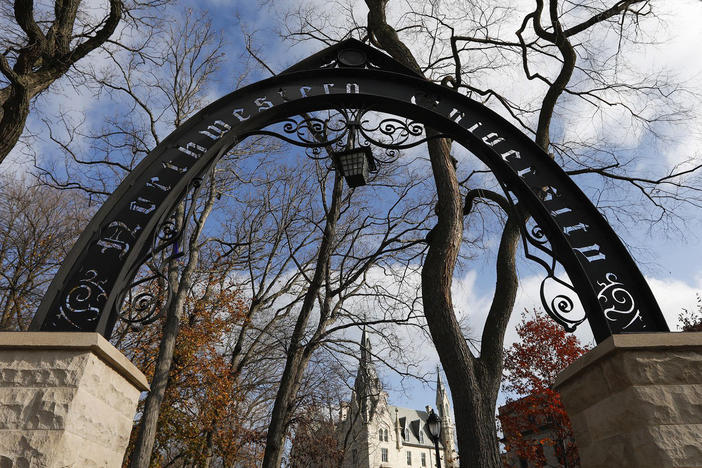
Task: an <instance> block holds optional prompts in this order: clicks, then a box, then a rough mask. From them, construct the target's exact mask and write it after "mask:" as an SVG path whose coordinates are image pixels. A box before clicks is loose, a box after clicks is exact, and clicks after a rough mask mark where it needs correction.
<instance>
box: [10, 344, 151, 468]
mask: <svg viewBox="0 0 702 468" xmlns="http://www.w3.org/2000/svg"><path fill="white" fill-rule="evenodd" d="M148 388H149V386H148V383H147V381H146V378H145V377H144V374H142V373H141V372H140V371H139V370H138V369H137V368H136V367H135V366H134V365H133V364H132V363H131V362H129V360H128V359H127V358H126V357H125V356H124V355H123V354H122V353H120V352H119V351H118V350H117V349H116V348H115V347H114V346H112V345H111V344H110V343H109V342H108V341H107V340H105V338H103V337H102V336H101V335H99V334H97V333H56V332H0V468H25V467H30V466H31V467H52V468H53V467H56V468H58V467H76V468H78V467H81V468H82V467H100V468H102V467H119V466H121V465H122V458H123V457H124V452H125V450H126V448H127V443H128V441H129V433H130V431H131V429H132V422H133V418H134V413H135V410H136V405H137V402H138V400H139V394H140V392H142V391H146V390H148Z"/></svg>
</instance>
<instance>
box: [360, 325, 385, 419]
mask: <svg viewBox="0 0 702 468" xmlns="http://www.w3.org/2000/svg"><path fill="white" fill-rule="evenodd" d="M354 390H355V393H356V399H357V401H358V407H359V408H360V410H361V415H362V417H363V421H364V422H368V421H369V420H370V418H372V417H373V414H374V413H375V408H376V406H377V405H378V401H379V399H380V395H381V392H382V391H383V388H382V385H381V384H380V379H378V373H377V372H376V370H375V365H374V364H373V359H372V353H371V343H370V339H369V338H368V336H367V335H366V328H365V327H363V333H361V358H360V359H359V363H358V373H357V374H356V382H355V383H354Z"/></svg>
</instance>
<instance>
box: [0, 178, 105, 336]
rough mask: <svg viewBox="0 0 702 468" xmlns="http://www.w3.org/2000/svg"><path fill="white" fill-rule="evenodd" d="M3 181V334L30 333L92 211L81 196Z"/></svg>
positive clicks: (0, 210) (0, 294) (0, 276)
mask: <svg viewBox="0 0 702 468" xmlns="http://www.w3.org/2000/svg"><path fill="white" fill-rule="evenodd" d="M0 181H2V183H1V184H0V265H2V272H0V330H27V328H28V326H29V322H30V321H31V313H32V312H33V311H34V310H36V308H37V306H38V305H39V301H40V300H41V298H42V296H43V294H44V291H45V290H46V287H47V286H48V284H49V282H50V281H51V278H52V276H53V275H54V273H55V272H56V270H57V268H58V266H59V265H60V264H61V261H62V260H63V257H64V256H65V255H66V254H67V253H68V250H69V249H70V246H71V244H72V243H73V242H74V241H75V239H76V238H77V237H78V235H79V234H80V229H81V227H82V226H83V224H84V223H85V222H86V221H87V216H88V215H89V213H90V211H91V210H90V209H88V208H87V200H84V199H82V198H81V197H80V196H79V194H77V193H63V192H59V191H57V190H52V189H50V188H48V187H41V186H39V187H37V186H34V187H33V186H29V185H27V184H26V182H25V181H22V180H13V179H10V178H9V177H7V176H2V177H0Z"/></svg>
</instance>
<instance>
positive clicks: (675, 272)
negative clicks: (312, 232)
mask: <svg viewBox="0 0 702 468" xmlns="http://www.w3.org/2000/svg"><path fill="white" fill-rule="evenodd" d="M347 4H349V5H350V7H349V8H350V9H351V10H352V11H354V14H355V17H356V19H357V20H358V21H360V22H364V19H365V14H366V10H365V7H364V6H363V2H358V1H355V2H354V1H352V2H322V1H321V0H320V1H307V2H300V1H296V0H283V1H273V2H263V3H257V2H254V1H226V0H207V1H204V2H194V1H191V2H189V4H188V3H187V2H184V3H183V5H184V6H188V5H189V6H191V7H192V8H193V9H205V10H207V11H208V12H209V15H210V18H211V19H212V22H213V26H214V27H215V29H217V30H218V31H220V32H221V34H222V35H223V37H224V39H225V41H226V44H227V45H226V54H227V55H226V59H225V61H224V63H223V66H222V68H221V70H220V72H219V74H218V76H217V79H216V80H215V82H214V84H213V86H212V87H211V89H208V90H207V95H208V96H211V98H212V99H215V98H216V97H218V96H221V95H224V94H227V93H228V92H230V91H231V90H232V88H231V87H232V83H233V82H234V80H235V79H236V77H237V76H238V75H239V73H240V70H241V67H242V65H241V61H242V60H247V59H250V58H248V57H247V54H246V51H245V49H244V47H243V43H244V35H243V34H242V30H243V31H245V32H247V33H250V34H253V38H254V47H255V48H256V50H257V51H258V52H259V53H260V57H261V58H262V59H264V60H265V61H266V62H267V63H268V65H269V66H270V67H271V68H272V69H273V70H275V71H281V70H283V69H285V68H286V67H288V66H289V65H291V64H293V63H295V62H296V61H297V60H299V59H301V58H303V57H305V56H307V55H309V54H310V53H312V52H314V51H316V50H319V49H321V48H322V44H320V43H319V42H314V41H307V42H303V43H293V42H290V41H285V40H283V38H281V36H280V35H279V31H280V30H281V28H282V25H283V24H284V23H285V22H286V19H285V14H286V12H288V11H291V10H294V9H296V8H298V7H300V6H310V7H311V8H312V11H314V12H315V15H314V16H313V18H315V19H316V20H318V21H320V22H321V23H324V24H325V25H326V26H327V27H329V30H330V31H334V32H333V34H332V35H336V34H337V33H338V31H341V30H343V25H344V24H346V19H345V17H344V16H343V14H342V13H343V12H344V8H342V7H344V6H345V5H347ZM391 4H392V7H393V9H392V12H391V15H390V17H391V20H398V21H403V18H405V17H403V16H402V14H403V13H404V12H405V11H404V9H405V8H406V6H405V3H404V2H399V1H396V2H391ZM654 6H655V7H658V8H661V9H663V11H661V21H660V22H651V23H650V25H648V26H647V28H648V29H647V30H646V32H647V34H649V36H648V38H647V39H650V42H652V44H650V45H648V46H646V47H644V48H639V49H636V50H634V51H633V52H632V53H631V54H630V56H629V59H630V62H631V63H630V67H631V68H632V69H635V70H644V71H651V70H661V71H664V72H665V73H666V74H668V75H669V76H671V77H672V78H674V79H675V80H677V81H679V82H683V83H685V84H686V85H687V86H688V87H689V88H691V90H692V91H694V92H696V93H699V94H698V95H693V94H690V96H689V100H690V102H691V103H694V104H695V106H693V108H694V107H696V108H699V98H700V95H702V64H701V63H700V61H699V59H698V55H699V52H698V47H699V45H700V44H702V30H701V29H700V28H699V26H698V24H699V19H700V18H702V2H699V1H693V0H679V1H677V2H658V3H656V4H655V5H654ZM287 21H288V23H290V21H291V19H290V17H288V19H287ZM335 26H337V27H339V28H340V29H334V27H335ZM506 30H509V28H506ZM609 40H610V39H609V38H608V39H606V40H604V43H605V44H604V45H603V47H604V48H606V47H608V45H607V41H609ZM409 43H410V44H411V45H413V46H415V47H417V48H418V49H421V44H412V42H411V39H410V40H409ZM515 73H516V74H517V75H518V72H515ZM517 75H515V76H517ZM268 76H269V73H268V72H267V71H265V70H263V69H262V68H260V67H255V68H254V69H253V70H252V72H251V73H250V74H249V75H248V76H247V78H246V83H250V82H254V81H257V80H259V79H262V78H267V77H268ZM480 80H483V81H484V82H487V83H490V84H492V83H493V82H494V83H495V86H498V84H499V86H502V90H503V91H504V92H505V93H507V94H509V93H512V95H513V96H514V97H515V98H518V97H521V98H524V99H525V100H528V99H529V98H530V97H533V96H536V95H539V93H540V92H542V91H543V90H542V89H539V88H538V86H535V87H533V88H525V87H524V86H525V83H524V82H522V81H519V80H518V79H514V81H513V83H505V81H510V80H504V79H503V78H501V77H499V76H490V75H489V74H487V75H481V77H480ZM53 89H56V90H60V93H54V94H46V95H44V96H42V97H40V99H38V100H37V102H36V106H37V108H38V109H39V110H40V113H37V114H36V115H34V116H33V117H32V120H31V121H30V124H29V130H30V131H31V132H33V133H36V134H39V135H41V134H42V132H43V128H44V127H43V125H42V124H41V123H40V122H39V121H38V118H37V116H38V115H39V114H41V115H44V116H51V115H55V114H56V113H57V112H58V111H59V110H62V111H69V112H74V113H76V114H78V115H79V114H81V113H84V114H85V115H88V116H90V119H91V120H99V119H100V118H101V116H108V115H109V114H110V107H109V105H107V104H105V103H104V102H101V101H100V100H97V99H95V98H94V97H93V96H92V94H91V93H90V92H87V91H80V90H76V89H74V88H72V87H71V86H70V84H69V83H67V82H65V81H64V82H61V83H58V84H57V86H56V87H55V88H53ZM562 110H563V115H562V117H561V119H560V120H559V121H557V122H556V124H555V125H554V129H556V130H557V131H558V132H559V133H560V135H562V136H563V137H564V138H576V137H597V138H602V139H605V140H606V141H608V142H610V143H611V145H612V147H614V148H615V149H616V150H617V151H619V152H620V154H621V155H631V156H632V157H634V160H633V163H632V166H631V170H632V172H633V173H636V174H642V175H649V176H650V175H652V174H659V175H662V173H663V172H665V170H666V169H668V168H670V167H672V166H673V165H674V164H675V163H677V162H680V161H682V160H684V159H686V158H688V157H695V158H697V161H699V160H700V158H702V145H701V144H700V143H701V142H702V134H701V133H702V130H701V129H702V125H701V123H702V119H700V115H698V114H697V113H696V109H694V112H693V113H692V114H691V115H690V117H689V118H687V119H686V121H684V122H681V123H679V124H676V125H662V126H660V127H659V128H656V129H655V130H656V131H658V132H659V134H660V135H662V136H664V137H665V139H663V140H654V139H651V138H650V135H649V134H648V133H646V129H641V128H635V127H625V126H622V125H619V123H620V122H621V119H622V116H621V114H619V113H618V111H617V110H607V109H605V110H603V111H602V112H599V111H598V112H595V111H594V110H593V109H591V108H590V107H588V106H587V105H583V104H582V103H580V102H577V101H568V102H567V103H565V104H564V106H563V108H562ZM36 144H37V145H38V146H37V147H38V148H41V150H40V152H41V153H42V156H43V157H46V158H52V157H54V153H53V152H52V151H53V150H52V149H51V147H50V145H48V144H46V142H37V143H36ZM460 164H461V165H462V167H466V168H470V167H476V168H479V167H480V166H479V164H478V163H477V162H476V161H475V158H471V156H470V155H465V157H462V158H460ZM30 165H31V163H30V162H29V161H28V160H27V159H26V157H25V156H24V155H22V154H21V152H20V151H15V152H14V153H13V155H12V157H11V160H10V161H9V163H8V164H7V165H6V167H4V168H3V170H4V171H18V172H20V171H23V170H26V169H27V168H28V167H29V166H30ZM583 184H584V186H585V190H586V191H587V192H588V194H590V195H591V196H594V195H595V194H596V193H597V192H598V191H599V187H591V186H589V185H588V184H589V181H588V180H585V179H583ZM619 193H624V194H625V196H627V197H633V196H634V195H633V194H632V192H627V191H624V192H619ZM678 213H679V215H680V217H681V218H682V219H684V220H685V223H682V222H679V223H678V227H679V228H678V229H677V230H676V229H665V228H664V226H656V227H654V228H653V229H650V228H649V226H648V225H647V224H644V223H638V222H636V220H635V219H626V220H624V221H623V222H622V223H616V224H615V228H616V229H617V232H618V234H619V235H620V237H622V239H623V240H624V241H625V242H626V243H627V244H628V245H630V246H632V247H633V249H632V253H633V254H634V256H635V258H636V259H637V261H639V265H640V268H641V270H642V271H643V273H644V275H645V276H646V277H647V279H648V280H649V283H650V285H651V287H652V289H653V292H654V294H655V295H656V297H657V298H658V300H659V303H660V305H661V307H662V309H663V311H664V313H665V315H666V317H667V319H668V321H669V324H670V326H671V328H673V329H675V328H676V318H677V315H678V314H679V312H680V311H681V309H682V308H683V307H688V308H692V307H694V304H695V293H696V292H700V291H702V262H700V260H702V237H701V236H700V234H699V233H700V232H701V230H700V228H702V216H701V212H700V209H695V208H691V207H686V206H683V207H681V208H679V211H678ZM487 241H488V242H487V243H488V244H489V243H490V242H492V243H493V244H494V241H495V239H487ZM493 253H494V249H493V251H490V250H489V249H488V251H487V252H486V253H485V255H484V257H480V258H476V259H475V260H472V261H470V262H467V263H466V264H464V265H463V267H462V268H461V270H459V271H458V272H457V277H456V281H455V287H454V293H455V294H454V300H455V303H456V306H457V309H458V310H459V312H460V313H461V314H462V315H465V316H466V317H467V318H466V319H467V321H468V323H469V324H470V326H471V330H473V331H474V332H475V333H476V334H477V335H478V336H479V332H480V328H481V324H482V319H483V318H484V313H485V310H486V308H487V307H488V306H489V301H490V298H491V296H492V294H493V287H494V255H492V254H493ZM519 274H520V278H521V282H522V283H521V289H520V293H519V298H518V306H517V307H516V309H515V310H516V311H517V312H518V311H520V310H521V309H523V308H532V307H534V306H537V305H538V303H539V300H538V284H539V282H540V277H541V275H542V272H541V271H540V269H539V267H538V266H536V265H533V264H529V263H527V262H521V263H520V265H519ZM518 319H519V314H518V313H517V314H515V317H513V320H512V324H511V325H510V329H511V330H513V328H514V327H513V325H514V323H516V321H518ZM578 336H580V337H581V338H582V339H583V340H584V341H591V339H592V338H591V334H590V333H589V330H587V326H586V325H584V326H582V327H581V330H579V331H578ZM405 339H406V340H407V343H408V345H409V346H412V347H413V348H415V350H416V351H417V352H418V354H419V355H422V356H423V357H424V361H423V363H422V369H423V371H424V372H425V373H426V374H427V375H429V374H431V373H433V372H434V369H435V365H436V362H437V359H436V355H435V353H434V352H433V350H432V349H431V346H430V345H429V343H427V342H426V339H425V337H423V336H421V335H417V334H415V333H410V332H408V333H407V336H406V337H405ZM507 339H508V341H510V340H513V339H514V333H513V331H510V333H509V334H508V338H507ZM380 371H381V376H382V377H383V378H384V379H385V380H386V382H387V384H388V388H389V389H390V393H391V402H392V403H393V404H396V405H400V406H409V407H415V408H423V407H424V405H426V404H428V403H431V404H433V401H434V389H433V387H432V386H433V382H434V381H435V378H434V377H430V378H429V380H430V381H431V382H432V385H430V386H427V385H424V384H421V383H418V382H416V383H412V382H410V381H409V380H408V379H405V380H402V381H401V380H399V378H398V377H397V376H396V375H394V374H392V373H391V372H390V371H388V370H387V369H380Z"/></svg>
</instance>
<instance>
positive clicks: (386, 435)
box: [385, 429, 388, 442]
mask: <svg viewBox="0 0 702 468" xmlns="http://www.w3.org/2000/svg"><path fill="white" fill-rule="evenodd" d="M387 441H388V430H387V429H385V442H387Z"/></svg>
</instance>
